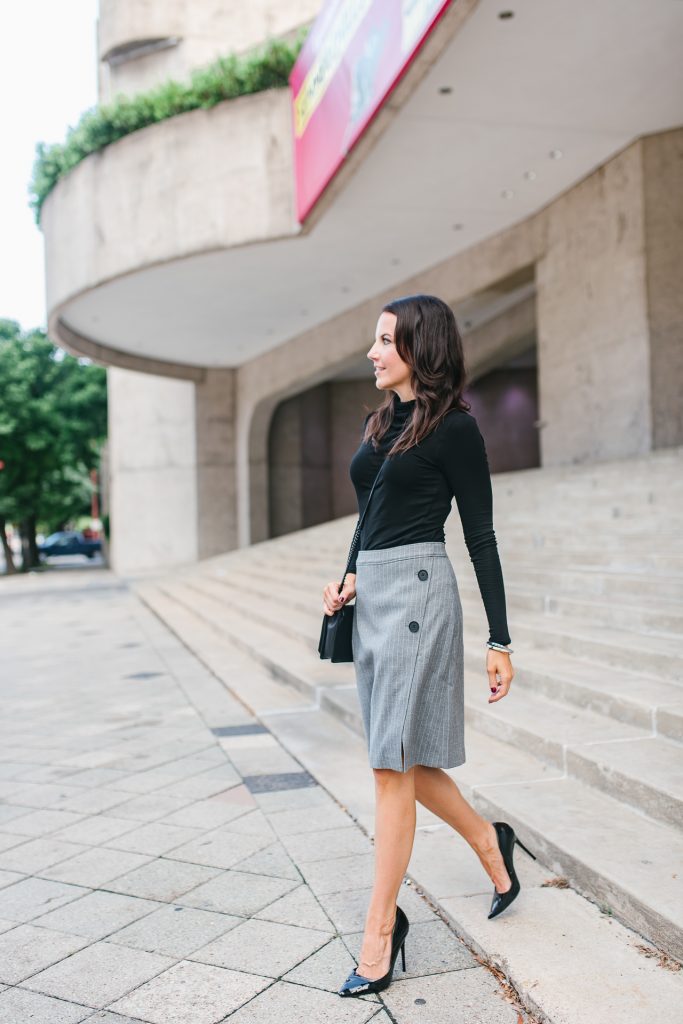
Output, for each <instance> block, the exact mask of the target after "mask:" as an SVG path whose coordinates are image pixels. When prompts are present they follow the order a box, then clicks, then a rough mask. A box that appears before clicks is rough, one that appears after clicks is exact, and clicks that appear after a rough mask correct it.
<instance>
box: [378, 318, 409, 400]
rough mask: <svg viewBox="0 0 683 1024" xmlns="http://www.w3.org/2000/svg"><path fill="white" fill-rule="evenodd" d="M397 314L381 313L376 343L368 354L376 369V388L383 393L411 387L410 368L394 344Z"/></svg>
mask: <svg viewBox="0 0 683 1024" xmlns="http://www.w3.org/2000/svg"><path fill="white" fill-rule="evenodd" d="M395 329H396V314H395V313H381V314H380V318H379V320H378V321H377V330H376V332H375V341H374V344H373V346H372V348H371V349H370V351H369V352H368V359H371V360H372V363H373V366H374V368H375V386H376V387H377V388H379V389H380V390H381V391H387V390H389V389H392V390H394V391H396V390H398V389H401V390H402V391H405V389H406V388H409V387H410V367H409V366H408V364H407V363H404V362H403V360H402V359H401V357H400V356H399V354H398V352H397V351H396V346H395V344H394V331H395Z"/></svg>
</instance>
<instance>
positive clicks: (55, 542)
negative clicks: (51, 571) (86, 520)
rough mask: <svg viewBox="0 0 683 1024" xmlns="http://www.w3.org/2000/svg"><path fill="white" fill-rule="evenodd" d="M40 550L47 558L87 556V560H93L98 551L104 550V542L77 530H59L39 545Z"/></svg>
mask: <svg viewBox="0 0 683 1024" xmlns="http://www.w3.org/2000/svg"><path fill="white" fill-rule="evenodd" d="M38 550H39V552H40V554H41V555H43V556H45V557H46V558H47V557H48V556H49V557H54V556H55V555H86V557H87V558H93V557H94V555H95V553H96V552H97V551H101V550H102V542H101V541H99V540H95V539H93V538H91V537H84V536H83V534H82V533H79V532H78V531H77V530H59V531H58V532H57V533H51V534H50V536H49V537H48V538H47V539H46V540H45V541H43V543H42V544H39V545H38Z"/></svg>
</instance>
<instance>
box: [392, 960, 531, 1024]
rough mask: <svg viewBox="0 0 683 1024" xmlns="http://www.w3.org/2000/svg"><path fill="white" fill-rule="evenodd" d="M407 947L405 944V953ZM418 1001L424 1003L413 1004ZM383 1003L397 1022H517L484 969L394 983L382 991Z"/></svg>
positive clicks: (492, 979)
mask: <svg viewBox="0 0 683 1024" xmlns="http://www.w3.org/2000/svg"><path fill="white" fill-rule="evenodd" d="M407 945H408V944H407V942H406V950H407ZM406 959H407V957H406ZM394 977H395V978H396V977H397V975H394ZM398 977H399V978H400V974H399V975H398ZM418 999H420V1000H424V1002H423V1003H419V1004H416V1000H418ZM382 1001H383V1002H384V1003H385V1004H386V1006H387V1008H388V1010H389V1012H390V1013H391V1015H392V1017H393V1019H394V1020H397V1021H406V1022H408V1021H417V1020H419V1022H420V1024H518V1022H519V1015H518V1013H517V1011H516V1010H515V1009H514V1007H513V1006H511V1005H510V1004H509V1003H506V1002H504V1001H503V998H502V995H501V989H500V987H499V985H498V983H497V981H496V979H495V978H494V977H493V975H492V974H491V973H490V972H489V971H488V970H487V969H486V968H485V967H476V968H472V969H470V970H460V971H449V972H447V973H445V974H432V975H428V976H427V977H424V978H408V979H406V980H405V981H400V980H396V981H394V982H393V983H392V984H391V985H390V986H389V988H387V989H385V990H384V992H383V993H382Z"/></svg>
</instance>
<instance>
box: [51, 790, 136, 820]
mask: <svg viewBox="0 0 683 1024" xmlns="http://www.w3.org/2000/svg"><path fill="white" fill-rule="evenodd" d="M128 799H129V798H128V796H127V794H126V793H120V792H115V791H114V790H111V789H102V788H101V787H97V788H94V789H85V790H83V789H81V790H80V791H79V793H78V794H77V795H76V796H72V797H69V799H68V800H63V801H62V802H61V803H60V805H59V806H60V809H63V810H65V811H76V812H78V813H79V814H101V813H102V812H103V811H109V810H111V808H113V807H118V805H119V804H123V803H124V802H125V801H126V800H128ZM124 817H126V815H124Z"/></svg>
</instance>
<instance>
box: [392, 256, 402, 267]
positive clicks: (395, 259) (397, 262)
mask: <svg viewBox="0 0 683 1024" xmlns="http://www.w3.org/2000/svg"><path fill="white" fill-rule="evenodd" d="M391 262H392V263H393V265H394V266H395V267H397V266H398V265H399V263H400V262H401V261H400V259H399V258H398V256H394V257H393V259H392V261H391Z"/></svg>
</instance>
